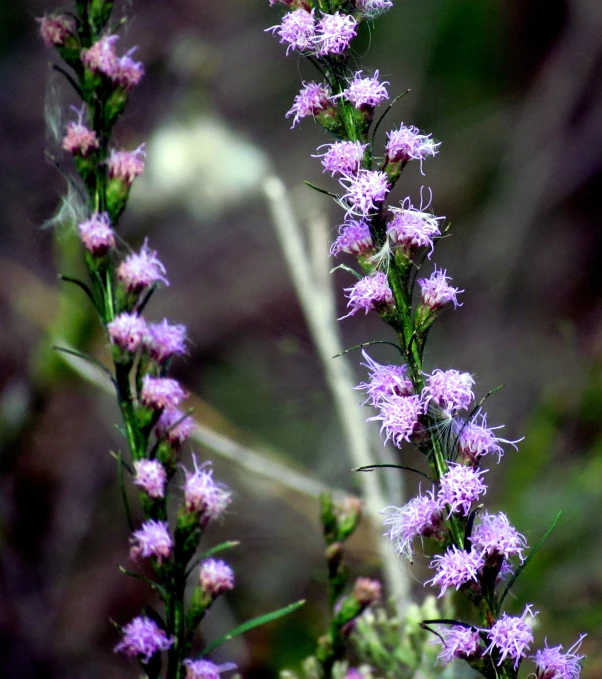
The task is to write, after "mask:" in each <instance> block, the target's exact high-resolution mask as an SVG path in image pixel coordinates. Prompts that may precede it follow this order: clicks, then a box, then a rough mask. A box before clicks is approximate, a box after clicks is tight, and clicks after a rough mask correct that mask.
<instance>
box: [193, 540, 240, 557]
mask: <svg viewBox="0 0 602 679" xmlns="http://www.w3.org/2000/svg"><path fill="white" fill-rule="evenodd" d="M238 545H240V541H239V540H227V541H226V542H222V543H221V544H219V545H215V547H212V548H211V549H208V550H207V551H206V552H205V553H204V554H203V557H202V558H203V559H207V558H209V557H210V556H213V555H214V554H219V552H223V551H224V550H226V549H232V547H238Z"/></svg>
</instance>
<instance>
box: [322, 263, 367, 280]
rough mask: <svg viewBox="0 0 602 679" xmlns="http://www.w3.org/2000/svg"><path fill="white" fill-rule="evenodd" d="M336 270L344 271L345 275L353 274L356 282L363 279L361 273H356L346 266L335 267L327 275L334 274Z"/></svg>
mask: <svg viewBox="0 0 602 679" xmlns="http://www.w3.org/2000/svg"><path fill="white" fill-rule="evenodd" d="M337 269H341V270H342V271H346V272H347V273H350V274H353V275H354V276H355V277H356V278H357V279H358V280H361V279H362V278H363V276H362V274H361V273H358V272H357V271H356V270H355V269H352V268H351V267H350V266H347V265H346V264H339V265H338V266H335V267H334V269H331V270H330V271H329V272H328V273H334V272H335V271H336V270H337Z"/></svg>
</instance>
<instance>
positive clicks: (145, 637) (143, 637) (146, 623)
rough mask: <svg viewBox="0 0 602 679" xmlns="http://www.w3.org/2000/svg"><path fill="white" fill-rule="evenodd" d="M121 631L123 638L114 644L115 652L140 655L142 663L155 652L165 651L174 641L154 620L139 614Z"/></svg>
mask: <svg viewBox="0 0 602 679" xmlns="http://www.w3.org/2000/svg"><path fill="white" fill-rule="evenodd" d="M121 631H122V632H123V639H122V640H121V641H120V642H119V643H118V644H117V646H115V653H118V652H119V651H121V652H123V653H125V654H126V655H129V656H140V659H141V661H142V662H143V663H148V661H149V660H150V659H151V657H152V656H153V655H154V654H155V653H158V652H159V651H167V649H168V648H170V647H171V646H172V645H173V643H174V641H175V640H174V639H173V638H172V637H168V636H167V634H166V633H165V631H164V630H162V629H161V628H160V627H159V626H158V625H157V623H156V622H155V621H154V620H151V619H150V618H146V617H141V616H140V617H137V618H134V619H133V620H132V621H131V622H130V623H128V624H127V625H124V627H123V628H122V630H121Z"/></svg>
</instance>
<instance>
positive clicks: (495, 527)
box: [471, 512, 527, 563]
mask: <svg viewBox="0 0 602 679" xmlns="http://www.w3.org/2000/svg"><path fill="white" fill-rule="evenodd" d="M471 542H472V546H473V549H475V548H477V549H480V550H481V551H483V552H485V554H490V555H497V554H499V555H500V556H503V557H504V558H505V559H509V558H510V557H512V556H517V557H518V558H519V559H520V562H521V563H522V562H523V561H524V560H525V557H524V556H523V549H526V548H527V540H526V539H525V536H524V535H521V534H520V533H519V532H518V531H517V530H516V528H515V527H514V526H512V525H511V524H510V521H508V517H507V516H506V515H505V514H504V513H503V512H500V513H499V514H489V512H484V513H483V514H482V515H481V516H480V517H479V523H478V524H477V525H476V526H475V527H474V530H473V532H472V536H471Z"/></svg>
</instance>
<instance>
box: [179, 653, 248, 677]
mask: <svg viewBox="0 0 602 679" xmlns="http://www.w3.org/2000/svg"><path fill="white" fill-rule="evenodd" d="M184 665H185V666H186V679H220V676H219V675H220V674H221V673H222V672H228V671H229V670H235V669H236V665H235V664H234V663H231V662H226V663H222V664H221V665H216V664H215V663H212V662H211V661H210V660H191V659H190V658H189V659H188V660H184Z"/></svg>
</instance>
